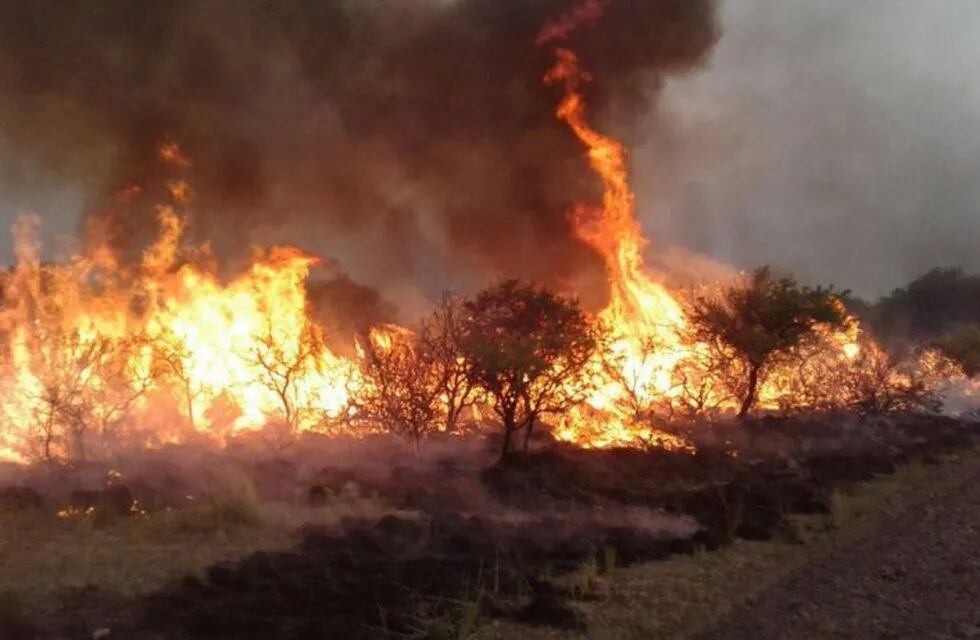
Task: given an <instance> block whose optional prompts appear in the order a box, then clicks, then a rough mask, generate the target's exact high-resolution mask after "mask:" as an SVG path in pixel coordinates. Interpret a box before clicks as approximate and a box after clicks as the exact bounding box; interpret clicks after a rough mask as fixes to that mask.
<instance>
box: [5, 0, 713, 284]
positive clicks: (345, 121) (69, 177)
mask: <svg viewBox="0 0 980 640" xmlns="http://www.w3.org/2000/svg"><path fill="white" fill-rule="evenodd" d="M575 4H576V3H575V2H571V1H569V0H506V1H505V0H398V1H387V0H276V1H271V0H262V1H260V0H253V1H240V0H174V1H171V2H159V3H141V2H132V1H130V0H95V1H93V2H61V1H60V0H38V1H34V2H9V3H3V4H2V5H0V209H2V210H3V215H4V218H5V220H9V219H10V218H11V217H12V216H13V215H15V214H16V213H22V212H25V211H31V212H34V213H38V214H40V215H41V217H42V219H43V220H44V221H45V223H46V224H47V226H48V230H49V233H54V232H59V233H60V232H65V231H72V230H76V229H77V228H78V227H79V226H80V224H81V223H80V220H81V219H82V218H84V217H85V216H88V217H91V216H108V220H107V221H106V222H108V224H107V225H103V227H102V228H107V229H109V230H110V240H111V241H112V242H113V244H115V245H116V246H117V247H119V249H120V251H121V252H122V253H123V255H126V254H127V253H128V254H130V255H133V256H135V255H137V253H138V250H139V248H140V247H141V246H143V245H144V244H145V242H146V241H147V239H148V238H149V237H150V236H151V235H152V233H153V231H154V222H153V221H154V214H153V206H152V205H153V204H154V202H155V200H156V199H159V197H161V194H162V191H161V189H162V187H163V185H164V184H165V183H166V181H167V180H168V179H169V178H172V177H173V175H172V174H173V169H172V168H166V167H162V166H161V165H160V163H159V162H157V160H156V157H155V151H156V146H157V144H158V143H159V142H176V143H178V144H179V145H180V146H181V147H182V149H183V150H184V153H185V154H186V155H187V156H188V158H189V159H190V161H191V164H190V166H188V167H186V168H185V169H184V170H182V172H181V174H182V177H185V178H186V179H187V180H188V181H189V182H190V184H191V187H192V188H193V192H194V197H193V200H192V205H191V211H192V214H191V215H192V230H193V233H194V236H195V238H196V239H199V240H204V239H208V240H210V241H211V243H212V245H213V247H214V249H215V251H216V252H217V254H218V255H219V256H220V257H222V258H226V259H227V260H229V261H232V260H233V259H234V257H235V256H239V255H241V254H243V253H244V252H245V251H247V249H248V247H249V245H251V244H252V243H258V244H269V243H271V242H293V243H298V244H299V245H300V246H302V247H304V248H306V249H308V250H311V251H315V252H317V253H321V254H325V255H327V256H329V257H330V258H332V259H334V260H336V261H337V262H338V263H340V264H342V265H344V267H345V268H346V269H348V270H349V271H350V273H351V274H352V275H353V277H355V278H357V279H358V280H361V281H364V282H367V283H368V284H371V285H374V286H378V287H380V288H382V289H383V290H384V291H386V292H392V293H393V295H394V296H395V297H398V296H399V295H402V294H403V293H404V295H405V296H410V295H412V294H411V292H412V291H417V292H431V291H434V290H438V289H441V288H445V287H449V286H451V287H464V288H465V287H467V286H470V285H471V284H472V283H474V282H481V281H485V280H486V279H487V278H489V277H499V276H520V277H525V278H533V279H538V280H542V281H545V282H548V283H551V284H556V285H563V286H575V285H576V284H582V283H589V282H593V281H595V282H597V281H601V270H602V267H601V262H600V260H599V259H598V257H597V256H595V255H594V254H593V253H592V252H591V251H590V250H589V249H588V248H587V247H585V246H583V244H582V243H580V242H579V241H577V240H576V239H575V238H574V235H573V233H572V231H571V228H570V225H569V222H568V218H567V212H568V211H569V209H570V208H571V207H572V206H573V204H574V203H575V202H578V201H583V200H594V199H596V198H597V197H598V195H599V191H598V188H599V185H598V184H597V181H596V179H595V177H594V176H593V175H592V174H591V172H590V171H589V170H588V167H587V165H586V163H585V161H584V157H583V149H582V148H581V146H580V145H579V143H578V142H577V141H576V140H575V138H574V137H573V136H572V135H571V134H570V133H569V132H568V131H567V129H566V128H565V127H564V126H563V125H562V124H561V123H560V122H558V121H557V119H556V118H555V117H554V114H553V111H554V108H555V105H556V103H557V100H558V98H559V96H558V95H557V94H556V92H555V89H554V88H546V87H544V86H543V85H542V82H541V80H542V77H543V75H544V73H545V72H546V71H547V69H548V68H549V66H550V65H551V62H552V55H553V54H552V51H551V49H550V48H548V47H537V46H535V36H536V34H537V33H538V31H539V30H540V29H541V27H542V25H543V24H544V23H545V22H546V21H547V20H549V19H551V18H554V17H556V16H558V15H560V14H562V13H563V12H565V11H567V10H568V9H569V8H571V7H573V6H575ZM715 9H716V7H715V5H714V3H713V2H712V1H711V0H630V1H625V0H624V1H621V2H614V3H612V5H611V6H610V7H609V9H608V11H607V12H606V15H605V16H604V17H603V18H602V20H600V21H598V22H597V23H596V24H595V25H594V26H592V27H590V28H588V29H583V30H582V31H580V32H579V33H576V34H575V35H574V36H573V38H572V39H571V40H570V41H569V42H567V43H566V44H567V46H570V47H573V48H574V49H576V51H578V52H579V53H580V55H581V58H582V60H583V63H584V64H585V65H587V66H588V67H589V68H590V69H591V70H592V71H593V72H594V74H595V77H596V81H595V82H594V83H592V84H591V86H590V88H589V94H590V95H589V99H590V101H591V102H592V104H593V108H594V110H595V116H596V118H597V120H598V121H600V122H606V123H608V124H609V126H610V127H612V128H613V129H614V130H616V132H617V133H620V134H622V135H624V136H629V135H631V132H634V131H635V129H634V127H635V126H636V125H637V123H638V122H639V121H640V120H641V119H642V117H643V115H644V114H645V113H647V112H648V111H649V110H650V109H651V108H652V105H653V104H655V102H656V98H657V95H658V93H659V91H660V89H661V87H662V86H663V81H664V78H666V77H667V76H670V75H680V74H684V73H687V72H689V71H690V70H692V69H696V68H697V67H698V66H699V65H701V64H703V62H704V61H705V60H706V59H707V58H708V56H709V55H710V52H711V50H712V48H713V46H714V44H715V42H716V41H717V39H718V36H719V29H718V25H717V21H716V19H715ZM129 184H139V185H142V186H144V188H145V191H144V195H143V196H142V200H140V201H137V202H135V203H133V204H131V205H130V206H128V207H126V208H116V207H113V208H108V204H109V202H110V198H111V194H112V193H113V192H114V191H115V190H117V189H120V188H121V187H124V186H125V185H129ZM107 210H110V211H111V213H109V214H107V213H105V211H107ZM405 292H408V293H405Z"/></svg>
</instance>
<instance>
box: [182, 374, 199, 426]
mask: <svg viewBox="0 0 980 640" xmlns="http://www.w3.org/2000/svg"><path fill="white" fill-rule="evenodd" d="M184 393H185V395H186V396H187V420H188V421H189V422H190V423H191V431H197V425H196V424H195V423H194V394H193V393H191V385H190V383H188V384H186V385H185V386H184Z"/></svg>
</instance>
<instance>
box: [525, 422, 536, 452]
mask: <svg viewBox="0 0 980 640" xmlns="http://www.w3.org/2000/svg"><path fill="white" fill-rule="evenodd" d="M525 429H526V431H525V432H524V453H527V445H528V443H529V442H531V431H532V430H533V429H534V416H531V417H529V418H528V419H527V427H525Z"/></svg>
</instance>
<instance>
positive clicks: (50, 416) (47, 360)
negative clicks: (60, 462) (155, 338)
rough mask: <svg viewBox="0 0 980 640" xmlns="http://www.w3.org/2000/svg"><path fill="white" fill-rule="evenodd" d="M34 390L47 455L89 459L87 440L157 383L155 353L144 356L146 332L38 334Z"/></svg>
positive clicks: (100, 433)
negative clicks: (126, 335)
mask: <svg viewBox="0 0 980 640" xmlns="http://www.w3.org/2000/svg"><path fill="white" fill-rule="evenodd" d="M36 340H37V343H36V345H35V346H36V352H35V354H34V355H35V360H34V362H33V363H32V364H33V368H32V371H33V372H34V373H35V375H36V376H37V379H38V383H39V384H38V386H37V387H36V388H35V389H34V390H33V391H31V392H29V393H30V396H31V397H30V398H29V402H30V403H31V405H32V406H33V407H34V422H35V427H36V429H37V431H38V434H39V438H40V446H41V455H42V456H43V457H44V458H45V459H48V460H53V459H57V458H58V457H64V458H68V459H79V460H84V459H85V457H86V441H87V440H88V439H89V437H90V436H93V435H94V436H103V435H105V434H106V433H107V430H108V429H110V428H111V427H113V426H114V425H116V424H118V423H119V422H121V421H122V420H123V419H124V418H125V417H126V416H127V415H128V414H129V412H130V410H131V409H132V407H133V406H134V404H135V403H136V402H137V401H138V400H139V399H140V398H141V397H143V396H144V395H145V394H146V392H147V391H148V390H149V389H150V388H151V387H152V385H153V384H154V377H155V375H156V374H157V371H156V369H155V368H154V367H153V362H152V358H149V359H148V358H144V357H141V356H142V355H145V354H144V353H142V352H141V350H142V349H144V348H145V347H146V345H147V342H146V340H145V339H144V338H143V337H142V336H136V337H130V338H124V339H113V338H108V337H105V336H100V335H95V336H92V337H84V338H83V337H82V335H81V334H80V333H79V332H78V331H68V332H61V331H50V332H44V333H39V334H38V335H37V337H36Z"/></svg>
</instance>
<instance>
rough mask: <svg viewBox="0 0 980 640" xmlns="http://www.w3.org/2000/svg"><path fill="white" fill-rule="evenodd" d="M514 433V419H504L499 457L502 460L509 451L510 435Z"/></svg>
mask: <svg viewBox="0 0 980 640" xmlns="http://www.w3.org/2000/svg"><path fill="white" fill-rule="evenodd" d="M513 435H514V421H513V420H504V448H503V451H501V452H500V459H501V460H503V459H504V458H506V457H507V454H508V453H510V440H511V436H513Z"/></svg>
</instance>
